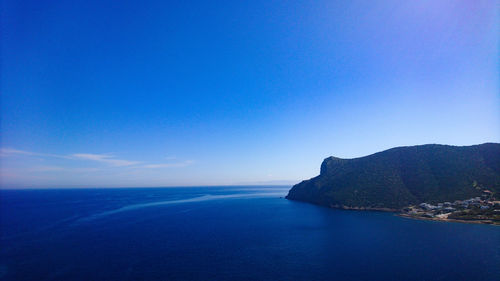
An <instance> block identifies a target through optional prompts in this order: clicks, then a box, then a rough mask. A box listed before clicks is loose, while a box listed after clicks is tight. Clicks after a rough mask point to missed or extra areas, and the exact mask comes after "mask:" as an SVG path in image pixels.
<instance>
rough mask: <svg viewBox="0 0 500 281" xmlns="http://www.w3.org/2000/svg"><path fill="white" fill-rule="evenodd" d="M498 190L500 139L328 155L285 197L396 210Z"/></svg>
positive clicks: (331, 204)
mask: <svg viewBox="0 0 500 281" xmlns="http://www.w3.org/2000/svg"><path fill="white" fill-rule="evenodd" d="M482 190H490V191H491V192H493V194H494V195H496V196H497V195H498V194H499V192H500V144H498V143H485V144H481V145H474V146H461V147H460V146H448V145H436V144H429V145H419V146H410V147H397V148H392V149H389V150H386V151H383V152H379V153H375V154H372V155H369V156H365V157H361V158H355V159H340V158H335V157H329V158H327V159H325V160H324V161H323V163H322V165H321V172H320V175H319V176H317V177H315V178H312V179H310V180H306V181H303V182H301V183H299V184H297V185H295V186H294V187H293V188H292V189H291V190H290V192H289V193H288V196H287V198H288V199H291V200H299V201H305V202H310V203H314V204H320V205H325V206H329V207H341V208H390V209H400V208H403V207H405V206H409V205H413V204H419V203H422V202H428V203H437V202H444V201H455V200H463V199H467V198H471V197H475V196H480V195H481V192H482Z"/></svg>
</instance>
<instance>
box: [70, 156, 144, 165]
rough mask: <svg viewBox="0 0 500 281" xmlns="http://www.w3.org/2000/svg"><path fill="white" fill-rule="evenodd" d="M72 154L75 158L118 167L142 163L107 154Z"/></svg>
mask: <svg viewBox="0 0 500 281" xmlns="http://www.w3.org/2000/svg"><path fill="white" fill-rule="evenodd" d="M71 156H72V157H74V158H77V159H82V160H90V161H96V162H101V163H106V164H109V165H111V166H116V167H122V166H131V165H135V164H139V163H141V162H138V161H130V160H123V159H115V158H113V156H111V155H107V154H91V153H76V154H72V155H71Z"/></svg>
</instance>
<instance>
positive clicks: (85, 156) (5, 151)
mask: <svg viewBox="0 0 500 281" xmlns="http://www.w3.org/2000/svg"><path fill="white" fill-rule="evenodd" d="M0 156H1V157H13V156H22V157H42V158H59V159H67V160H73V161H77V160H78V161H93V162H97V163H103V164H106V165H108V166H110V167H133V168H137V169H141V168H142V169H161V168H180V167H187V166H189V165H191V164H193V163H194V161H192V160H185V161H178V162H171V163H151V164H148V163H145V162H142V161H132V160H125V159H119V158H116V157H115V156H114V155H112V154H96V153H74V154H68V155H59V154H49V153H38V152H32V151H26V150H19V149H13V148H0ZM176 159H177V158H176V157H167V160H170V161H173V160H176ZM139 164H143V165H139ZM78 169H86V170H85V171H86V172H89V171H95V170H97V168H69V167H61V166H37V167H33V168H32V169H31V170H30V171H35V172H53V171H74V172H78V171H80V170H78ZM82 171H83V170H82Z"/></svg>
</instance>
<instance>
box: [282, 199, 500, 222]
mask: <svg viewBox="0 0 500 281" xmlns="http://www.w3.org/2000/svg"><path fill="white" fill-rule="evenodd" d="M285 199H286V200H290V201H295V202H302V203H308V204H312V205H316V206H319V207H324V208H329V209H336V210H347V211H368V212H388V213H394V215H395V216H398V217H402V218H408V219H414V220H427V221H437V222H456V223H467V224H485V225H495V226H500V222H495V221H493V220H458V219H448V218H426V217H420V216H412V215H408V214H405V213H401V211H400V210H398V209H391V208H370V207H348V206H344V205H322V204H315V203H311V202H308V201H302V200H296V199H290V198H286V197H285Z"/></svg>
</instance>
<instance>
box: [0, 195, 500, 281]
mask: <svg viewBox="0 0 500 281" xmlns="http://www.w3.org/2000/svg"><path fill="white" fill-rule="evenodd" d="M289 188H290V187H276V186H269V187H241V186H233V187H196V188H195V187H190V188H142V189H139V188H135V189H70V190H67V189H54V190H1V191H0V218H1V220H0V226H1V229H0V279H2V280H500V227H496V226H489V225H474V224H461V223H443V222H431V221H419V220H412V219H406V218H401V217H397V216H395V215H393V214H391V213H383V212H362V211H343V210H333V209H328V208H323V207H318V206H314V205H310V204H306V203H300V202H293V201H289V200H286V199H283V197H284V196H285V195H286V193H287V191H288V189H289Z"/></svg>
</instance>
